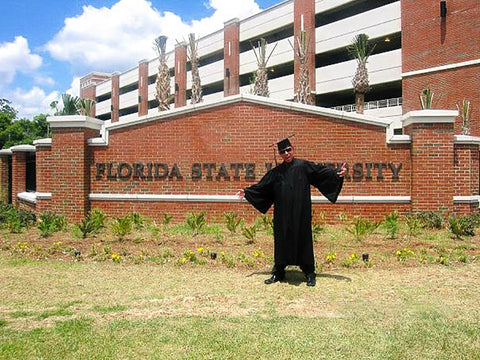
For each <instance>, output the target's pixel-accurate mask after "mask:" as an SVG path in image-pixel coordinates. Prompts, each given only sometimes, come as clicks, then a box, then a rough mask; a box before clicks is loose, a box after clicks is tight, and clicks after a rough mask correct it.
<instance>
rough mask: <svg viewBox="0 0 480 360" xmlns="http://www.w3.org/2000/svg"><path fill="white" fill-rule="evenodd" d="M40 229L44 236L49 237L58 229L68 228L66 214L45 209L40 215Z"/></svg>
mask: <svg viewBox="0 0 480 360" xmlns="http://www.w3.org/2000/svg"><path fill="white" fill-rule="evenodd" d="M38 221H39V223H38V226H37V227H38V230H40V235H41V236H42V237H48V236H50V235H52V234H53V233H55V232H57V231H62V230H65V229H66V228H67V220H66V219H65V217H64V216H60V215H56V214H54V213H53V212H51V211H45V212H44V213H42V214H41V215H40V216H39V220H38Z"/></svg>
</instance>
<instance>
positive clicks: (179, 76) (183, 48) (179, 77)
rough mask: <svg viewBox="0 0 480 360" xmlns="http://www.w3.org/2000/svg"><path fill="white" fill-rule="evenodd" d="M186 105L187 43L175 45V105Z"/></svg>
mask: <svg viewBox="0 0 480 360" xmlns="http://www.w3.org/2000/svg"><path fill="white" fill-rule="evenodd" d="M185 105H187V44H186V43H185V42H181V43H179V44H177V45H175V107H181V106H185Z"/></svg>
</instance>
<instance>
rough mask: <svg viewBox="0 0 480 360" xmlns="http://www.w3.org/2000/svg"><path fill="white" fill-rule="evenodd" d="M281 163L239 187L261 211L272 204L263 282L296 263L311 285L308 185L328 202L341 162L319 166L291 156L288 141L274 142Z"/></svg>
mask: <svg viewBox="0 0 480 360" xmlns="http://www.w3.org/2000/svg"><path fill="white" fill-rule="evenodd" d="M277 146H278V152H279V153H280V156H281V157H282V159H283V162H282V163H281V164H280V165H278V166H276V167H275V168H273V169H271V170H270V171H268V172H267V173H266V174H265V176H264V177H263V178H262V179H261V180H260V182H258V183H257V184H255V185H252V186H250V187H248V188H245V189H242V190H240V191H239V192H238V193H237V195H238V196H239V197H240V198H245V199H246V200H247V201H248V202H249V203H250V204H252V205H253V206H254V207H255V208H256V209H257V210H259V211H260V212H261V213H263V214H265V213H266V212H267V211H268V209H269V208H270V207H271V206H272V204H273V205H274V211H273V231H274V261H275V264H274V267H273V270H272V276H271V278H269V279H267V280H265V283H266V284H273V283H275V282H277V281H281V280H283V279H284V278H285V267H286V266H287V265H298V266H300V268H301V270H302V271H303V272H304V274H305V276H306V279H307V286H315V281H316V280H315V277H316V275H315V260H314V254H313V240H312V224H311V221H312V219H311V217H312V215H311V213H312V202H311V196H310V194H311V192H310V186H311V185H313V186H315V187H316V188H317V189H318V190H320V192H321V193H322V194H323V195H324V196H325V197H326V198H327V199H328V200H329V201H330V202H332V203H335V202H336V200H337V197H338V195H339V193H340V191H341V189H342V185H343V176H344V175H345V174H346V172H347V169H346V166H345V164H342V167H341V168H340V169H339V171H338V172H337V171H336V170H333V169H331V168H328V167H326V166H323V165H316V164H314V163H312V162H310V161H306V160H301V159H297V158H295V157H294V149H293V147H292V145H291V143H290V140H289V139H288V138H287V139H284V140H282V141H279V142H278V143H277Z"/></svg>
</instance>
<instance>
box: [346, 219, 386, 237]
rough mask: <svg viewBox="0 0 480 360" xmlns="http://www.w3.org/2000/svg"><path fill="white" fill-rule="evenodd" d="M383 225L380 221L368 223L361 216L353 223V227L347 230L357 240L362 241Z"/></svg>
mask: <svg viewBox="0 0 480 360" xmlns="http://www.w3.org/2000/svg"><path fill="white" fill-rule="evenodd" d="M380 225H381V222H380V221H374V222H371V221H368V220H366V219H363V218H362V217H361V216H357V217H356V218H355V220H354V222H353V225H352V226H351V227H350V228H346V230H347V231H348V232H349V233H350V234H352V235H353V237H354V238H355V240H357V241H361V240H363V239H364V238H365V236H367V235H369V234H372V233H373V232H374V231H375V230H377V229H378V227H379V226H380Z"/></svg>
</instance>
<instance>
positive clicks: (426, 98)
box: [418, 88, 434, 110]
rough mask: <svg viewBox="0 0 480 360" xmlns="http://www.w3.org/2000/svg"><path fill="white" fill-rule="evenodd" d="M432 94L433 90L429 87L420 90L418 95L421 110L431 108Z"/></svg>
mask: <svg viewBox="0 0 480 360" xmlns="http://www.w3.org/2000/svg"><path fill="white" fill-rule="evenodd" d="M433 95H434V92H433V91H432V90H430V89H429V88H426V89H423V90H422V92H421V93H420V94H419V95H418V97H419V99H420V105H421V107H422V110H425V109H431V108H432V102H433Z"/></svg>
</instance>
